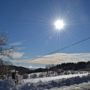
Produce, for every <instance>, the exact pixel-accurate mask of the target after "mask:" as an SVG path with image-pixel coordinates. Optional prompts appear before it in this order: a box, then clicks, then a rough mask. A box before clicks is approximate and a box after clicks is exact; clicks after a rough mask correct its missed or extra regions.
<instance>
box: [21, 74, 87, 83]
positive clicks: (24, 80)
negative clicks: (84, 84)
mask: <svg viewBox="0 0 90 90" xmlns="http://www.w3.org/2000/svg"><path fill="white" fill-rule="evenodd" d="M87 75H88V73H83V74H69V75H59V76H54V77H44V78H35V79H23V80H22V82H24V83H28V82H31V83H37V82H39V81H42V82H48V81H52V80H58V79H68V78H72V77H77V76H79V77H82V76H87Z"/></svg>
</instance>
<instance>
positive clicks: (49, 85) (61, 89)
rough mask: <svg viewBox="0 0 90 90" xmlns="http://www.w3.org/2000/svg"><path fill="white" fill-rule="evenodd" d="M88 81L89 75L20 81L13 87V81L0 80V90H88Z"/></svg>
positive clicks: (89, 79)
mask: <svg viewBox="0 0 90 90" xmlns="http://www.w3.org/2000/svg"><path fill="white" fill-rule="evenodd" d="M88 81H90V74H89V73H83V74H70V75H60V76H55V77H44V78H36V79H22V80H21V83H19V84H17V85H15V83H14V80H11V79H8V80H0V90H84V89H82V88H86V89H85V90H90V87H89V85H90V82H88ZM83 82H84V83H83ZM85 82H86V83H85ZM81 83H83V84H81ZM83 85H84V87H83ZM69 86H70V87H69ZM85 86H86V87H85ZM75 88H76V89H75ZM80 88H81V89H80ZM87 88H89V89H87Z"/></svg>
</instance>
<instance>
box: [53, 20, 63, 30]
mask: <svg viewBox="0 0 90 90" xmlns="http://www.w3.org/2000/svg"><path fill="white" fill-rule="evenodd" d="M54 26H55V28H56V29H57V30H62V29H63V28H64V26H65V23H64V21H63V20H59V19H58V20H56V21H55V22H54Z"/></svg>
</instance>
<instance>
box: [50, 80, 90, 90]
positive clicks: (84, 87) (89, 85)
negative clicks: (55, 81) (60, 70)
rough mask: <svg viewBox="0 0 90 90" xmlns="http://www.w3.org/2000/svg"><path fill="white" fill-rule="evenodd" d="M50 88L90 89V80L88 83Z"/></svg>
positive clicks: (67, 89)
mask: <svg viewBox="0 0 90 90" xmlns="http://www.w3.org/2000/svg"><path fill="white" fill-rule="evenodd" d="M49 90H90V82H87V83H81V84H78V85H77V84H75V85H71V86H64V87H61V88H52V89H49Z"/></svg>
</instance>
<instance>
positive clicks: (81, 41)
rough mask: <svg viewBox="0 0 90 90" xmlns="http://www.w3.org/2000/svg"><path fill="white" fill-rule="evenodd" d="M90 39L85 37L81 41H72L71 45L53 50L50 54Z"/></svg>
mask: <svg viewBox="0 0 90 90" xmlns="http://www.w3.org/2000/svg"><path fill="white" fill-rule="evenodd" d="M89 39H90V37H87V38H84V39H83V40H80V41H77V42H75V43H72V44H71V45H69V46H65V47H63V48H60V49H57V50H55V51H53V52H50V53H48V54H52V53H55V52H59V51H63V50H65V49H68V48H71V47H73V46H75V45H78V44H80V43H83V42H85V41H87V40H89Z"/></svg>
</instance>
